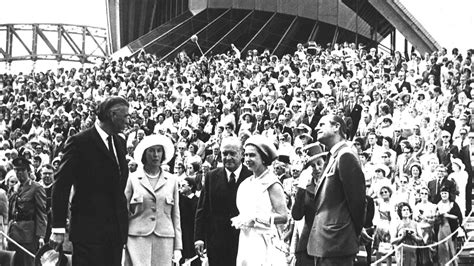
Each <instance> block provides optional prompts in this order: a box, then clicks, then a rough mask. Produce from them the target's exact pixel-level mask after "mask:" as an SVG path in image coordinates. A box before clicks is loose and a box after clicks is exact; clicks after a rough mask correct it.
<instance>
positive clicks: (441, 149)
mask: <svg viewBox="0 0 474 266" xmlns="http://www.w3.org/2000/svg"><path fill="white" fill-rule="evenodd" d="M436 154H437V156H438V160H439V162H440V163H441V164H443V165H444V166H446V167H447V168H448V171H449V172H451V156H453V157H458V148H457V147H456V146H454V145H453V144H452V142H451V133H449V132H448V131H446V130H443V131H442V132H441V145H440V146H438V148H437V151H436Z"/></svg>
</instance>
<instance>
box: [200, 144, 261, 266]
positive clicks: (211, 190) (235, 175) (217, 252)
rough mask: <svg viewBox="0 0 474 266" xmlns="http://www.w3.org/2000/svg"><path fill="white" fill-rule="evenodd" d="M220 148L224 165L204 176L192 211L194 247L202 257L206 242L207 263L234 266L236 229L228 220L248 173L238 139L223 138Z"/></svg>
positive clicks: (250, 173) (234, 212) (236, 211)
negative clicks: (193, 216) (193, 211)
mask: <svg viewBox="0 0 474 266" xmlns="http://www.w3.org/2000/svg"><path fill="white" fill-rule="evenodd" d="M220 151H221V154H222V162H223V164H224V167H218V168H216V169H214V170H212V171H210V172H209V173H208V174H207V175H206V176H205V179H204V187H203V188H202V190H201V196H200V198H199V203H198V207H197V210H196V219H195V231H194V241H195V243H194V246H195V248H196V252H197V253H198V254H199V255H200V256H202V255H203V251H204V245H206V247H207V255H208V258H209V265H210V266H219V265H228V266H235V265H236V259H237V250H238V245H239V233H240V232H239V230H237V229H235V228H233V227H232V226H231V223H230V220H229V219H230V218H232V217H235V216H237V215H238V214H239V211H238V209H237V206H236V195H237V189H238V187H239V185H240V184H241V183H242V181H243V180H245V179H246V178H247V177H249V176H251V175H252V172H251V171H250V170H248V169H247V167H246V166H245V165H243V164H242V154H243V149H242V145H241V143H240V141H239V139H238V138H236V137H228V138H224V139H223V140H222V143H221V146H220Z"/></svg>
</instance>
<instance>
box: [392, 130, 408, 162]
mask: <svg viewBox="0 0 474 266" xmlns="http://www.w3.org/2000/svg"><path fill="white" fill-rule="evenodd" d="M402 140H406V138H405V137H403V136H402V129H401V128H400V127H396V128H395V129H394V130H393V145H392V150H394V151H395V152H396V153H397V155H400V154H402V153H403V151H402V147H401V146H400V142H402Z"/></svg>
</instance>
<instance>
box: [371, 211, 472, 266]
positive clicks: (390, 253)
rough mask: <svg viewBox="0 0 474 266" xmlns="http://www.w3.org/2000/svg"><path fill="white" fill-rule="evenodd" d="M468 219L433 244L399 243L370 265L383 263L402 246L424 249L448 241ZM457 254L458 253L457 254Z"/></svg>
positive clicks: (470, 213)
mask: <svg viewBox="0 0 474 266" xmlns="http://www.w3.org/2000/svg"><path fill="white" fill-rule="evenodd" d="M473 211H474V210H471V212H469V215H467V216H466V217H470V216H471V215H472V213H473ZM467 220H468V219H465V220H464V222H463V223H462V225H460V226H459V227H458V228H456V230H454V231H453V232H452V233H451V234H449V235H448V236H446V237H445V238H444V239H443V240H440V241H438V242H435V243H432V244H429V245H426V246H413V245H407V244H404V243H401V244H399V245H398V246H396V247H395V248H394V249H393V250H392V251H390V252H389V253H387V254H385V255H384V256H383V257H381V258H380V259H378V260H377V261H375V262H372V263H371V264H370V265H377V264H378V263H381V262H383V261H384V260H386V259H387V258H388V257H390V256H392V254H393V253H394V252H395V251H397V250H398V249H400V248H402V247H408V248H413V249H423V248H431V247H436V246H438V245H440V244H441V243H444V242H446V241H448V240H449V239H450V238H451V237H453V236H454V235H455V234H457V232H458V229H459V228H463V227H464V225H466V223H467ZM456 255H457V254H456ZM456 255H455V256H453V259H454V258H456Z"/></svg>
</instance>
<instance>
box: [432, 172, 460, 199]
mask: <svg viewBox="0 0 474 266" xmlns="http://www.w3.org/2000/svg"><path fill="white" fill-rule="evenodd" d="M443 186H445V187H447V188H448V190H449V199H450V200H451V201H454V200H455V199H456V184H455V183H454V182H453V181H451V180H449V179H448V178H443V180H441V184H438V178H436V179H434V180H431V181H429V182H428V189H429V190H430V192H429V195H428V200H429V201H430V202H432V203H434V204H437V203H438V202H439V201H440V200H441V195H440V190H441V188H442V187H443Z"/></svg>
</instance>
